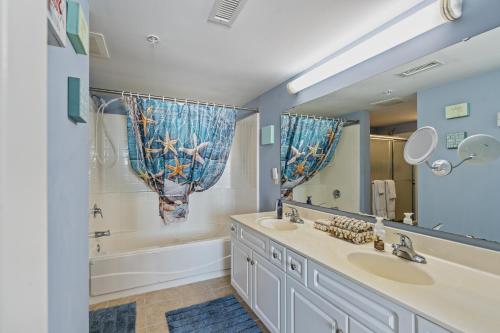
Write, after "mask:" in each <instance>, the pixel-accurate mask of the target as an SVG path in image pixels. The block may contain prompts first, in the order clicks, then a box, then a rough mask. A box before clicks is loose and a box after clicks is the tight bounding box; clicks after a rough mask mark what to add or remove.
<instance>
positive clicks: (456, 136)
mask: <svg viewBox="0 0 500 333" xmlns="http://www.w3.org/2000/svg"><path fill="white" fill-rule="evenodd" d="M466 137H467V132H453V133H447V134H446V148H448V149H457V148H458V145H460V143H461V142H462V141H464V139H465V138H466Z"/></svg>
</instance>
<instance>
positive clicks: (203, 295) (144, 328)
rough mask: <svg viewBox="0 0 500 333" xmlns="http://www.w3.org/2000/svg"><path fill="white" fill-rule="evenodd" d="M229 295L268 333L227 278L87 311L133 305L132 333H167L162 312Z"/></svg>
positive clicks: (123, 300)
mask: <svg viewBox="0 0 500 333" xmlns="http://www.w3.org/2000/svg"><path fill="white" fill-rule="evenodd" d="M230 294H234V295H236V297H237V298H238V299H239V300H240V302H241V304H243V306H244V308H245V309H246V310H247V311H248V313H249V314H250V316H251V317H252V318H253V319H255V320H256V321H257V325H259V327H260V328H261V330H262V332H264V333H267V332H269V331H268V330H267V329H266V328H265V327H264V325H263V324H262V323H261V322H260V320H258V318H257V317H256V316H255V314H254V313H253V312H252V311H251V310H250V308H249V307H248V306H247V305H246V304H245V302H243V301H242V300H241V299H240V297H239V296H238V294H237V293H236V291H235V290H234V289H233V287H231V282H230V279H229V276H227V277H222V278H218V279H213V280H207V281H203V282H198V283H193V284H188V285H185V286H180V287H175V288H169V289H163V290H158V291H154V292H150V293H147V294H141V295H135V296H129V297H124V298H119V299H116V300H111V301H107V302H102V303H99V304H94V305H91V306H90V307H89V309H90V310H97V309H102V308H106V307H111V306H115V305H120V304H126V303H131V302H135V303H136V311H137V317H136V323H135V327H136V333H160V332H161V333H167V332H168V327H167V321H166V319H165V312H168V311H170V310H174V309H178V308H182V307H186V306H190V305H193V304H198V303H203V302H206V301H209V300H212V299H216V298H219V297H223V296H227V295H230Z"/></svg>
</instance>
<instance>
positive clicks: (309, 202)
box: [306, 195, 313, 205]
mask: <svg viewBox="0 0 500 333" xmlns="http://www.w3.org/2000/svg"><path fill="white" fill-rule="evenodd" d="M306 204H308V205H312V204H313V203H312V195H308V196H307V200H306Z"/></svg>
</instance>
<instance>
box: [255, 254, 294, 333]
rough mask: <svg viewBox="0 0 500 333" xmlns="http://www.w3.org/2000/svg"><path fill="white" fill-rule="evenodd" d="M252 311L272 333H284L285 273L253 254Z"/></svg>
mask: <svg viewBox="0 0 500 333" xmlns="http://www.w3.org/2000/svg"><path fill="white" fill-rule="evenodd" d="M251 263H252V266H253V269H252V273H253V285H252V291H253V292H252V309H253V311H254V312H255V314H256V315H257V316H258V317H259V318H260V319H261V320H262V322H263V323H264V325H266V327H267V328H268V329H269V330H270V331H271V332H273V333H285V314H286V313H285V292H286V289H285V281H286V275H285V272H283V271H281V270H280V269H279V268H277V267H276V266H274V265H273V264H271V263H270V262H269V261H267V260H265V259H264V257H262V256H260V255H259V254H257V253H255V252H254V253H253V260H252V262H251Z"/></svg>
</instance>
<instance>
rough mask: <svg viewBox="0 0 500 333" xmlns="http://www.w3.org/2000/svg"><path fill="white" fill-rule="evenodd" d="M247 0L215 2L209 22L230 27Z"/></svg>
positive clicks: (217, 0) (221, 0)
mask: <svg viewBox="0 0 500 333" xmlns="http://www.w3.org/2000/svg"><path fill="white" fill-rule="evenodd" d="M246 2H247V0H215V2H214V6H213V7H212V10H211V11H210V15H209V16H208V21H210V22H213V23H218V24H222V25H225V26H227V27H230V26H232V25H233V22H234V20H236V17H238V14H239V13H240V12H241V10H242V9H243V6H244V5H245V3H246Z"/></svg>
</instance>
